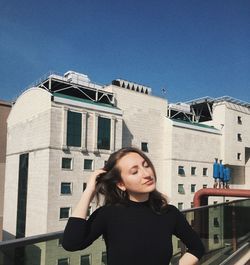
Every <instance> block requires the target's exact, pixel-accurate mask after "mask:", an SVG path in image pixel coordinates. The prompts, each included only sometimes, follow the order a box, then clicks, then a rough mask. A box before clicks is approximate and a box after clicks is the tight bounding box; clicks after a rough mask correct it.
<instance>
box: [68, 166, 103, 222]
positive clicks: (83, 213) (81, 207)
mask: <svg viewBox="0 0 250 265" xmlns="http://www.w3.org/2000/svg"><path fill="white" fill-rule="evenodd" d="M105 172H106V171H105V170H103V169H97V170H95V171H94V172H93V173H92V174H91V175H90V177H89V180H88V182H87V187H86V189H85V190H84V192H83V194H82V197H81V199H80V201H79V202H78V204H77V205H76V207H75V209H74V211H73V212H72V215H71V216H72V217H78V218H83V219H86V218H87V214H88V208H89V204H90V202H91V201H92V199H93V197H94V196H95V190H96V179H97V177H98V176H99V175H100V174H102V173H105Z"/></svg>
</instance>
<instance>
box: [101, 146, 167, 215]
mask: <svg viewBox="0 0 250 265" xmlns="http://www.w3.org/2000/svg"><path fill="white" fill-rule="evenodd" d="M131 152H133V153H137V154H139V155H140V156H141V157H142V158H144V159H145V161H146V162H147V164H148V165H149V166H150V167H151V169H152V170H153V173H154V176H155V179H156V172H155V168H154V166H153V164H152V162H151V160H150V159H149V158H148V157H147V156H146V155H145V154H144V153H143V152H142V151H141V150H139V149H138V148H135V147H124V148H121V149H119V150H118V151H116V152H114V153H112V154H111V155H110V157H109V159H108V161H107V163H106V164H105V166H104V167H103V169H104V170H105V171H107V173H102V174H100V176H99V177H97V180H96V182H97V184H96V197H97V203H98V204H99V202H100V194H102V195H103V196H104V205H109V204H128V202H129V195H128V193H127V191H122V190H121V189H119V188H118V187H117V183H119V182H120V181H121V180H122V178H121V170H120V168H119V167H118V166H117V162H118V161H119V160H120V159H121V158H122V157H124V156H125V155H127V154H129V153H131ZM167 204H168V203H167V199H166V197H165V196H164V195H163V194H161V193H160V192H159V191H157V190H156V189H155V190H154V191H152V192H150V193H149V206H150V207H151V209H152V210H153V211H154V212H156V213H158V214H161V213H162V211H163V210H164V208H165V207H166V206H167Z"/></svg>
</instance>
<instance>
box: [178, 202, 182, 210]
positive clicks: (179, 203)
mask: <svg viewBox="0 0 250 265" xmlns="http://www.w3.org/2000/svg"><path fill="white" fill-rule="evenodd" d="M178 209H179V210H183V202H178Z"/></svg>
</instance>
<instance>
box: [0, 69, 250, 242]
mask: <svg viewBox="0 0 250 265" xmlns="http://www.w3.org/2000/svg"><path fill="white" fill-rule="evenodd" d="M232 101H233V100H232V99H230V98H224V99H209V100H208V99H201V100H199V101H195V102H188V104H172V105H171V104H169V105H168V102H167V100H166V99H163V98H160V97H156V96H153V95H151V89H150V88H149V87H146V86H142V85H139V84H135V83H132V82H128V81H125V80H121V79H116V80H114V81H112V84H110V85H108V86H105V87H103V86H99V85H97V84H94V83H91V82H90V80H89V78H88V77H87V76H86V75H83V74H78V73H75V72H72V71H69V72H67V73H66V74H65V75H64V76H58V75H50V76H49V77H48V78H46V79H45V80H44V81H42V82H40V83H39V84H37V86H36V87H34V88H31V89H29V90H27V91H25V92H24V93H23V94H22V95H20V97H19V98H18V99H17V101H16V104H15V105H14V107H13V109H12V111H11V113H10V116H9V118H8V142H7V158H6V177H5V178H6V180H5V202H4V220H3V228H4V238H5V239H8V238H12V237H14V236H17V237H22V236H29V235H35V234H41V233H47V232H52V231H59V230H63V228H64V226H65V224H66V221H67V218H68V216H69V215H70V212H71V209H72V207H73V206H74V205H75V204H76V202H77V201H78V200H79V198H80V196H81V193H82V191H83V189H84V183H86V181H87V179H88V176H89V175H90V174H91V172H92V171H93V170H94V169H97V168H100V167H102V166H103V164H104V163H105V160H107V158H108V157H109V155H110V153H112V152H113V151H115V150H117V149H119V148H121V147H125V146H131V145H132V146H136V147H139V148H141V149H142V150H143V151H145V152H146V153H147V155H148V156H149V157H150V158H151V159H152V161H153V163H154V165H155V168H156V172H157V178H158V188H159V190H160V191H162V192H163V193H166V194H167V196H168V197H169V200H170V202H171V203H172V204H175V205H176V206H178V207H179V208H180V209H181V208H182V209H184V208H191V206H192V204H191V202H192V200H193V195H194V193H195V191H197V190H199V189H201V188H205V187H212V185H213V178H212V170H213V162H214V159H215V158H219V159H222V160H223V163H225V164H227V165H228V166H230V167H232V169H233V179H232V183H233V184H232V185H234V186H235V187H237V188H249V184H250V183H249V180H248V179H247V177H246V176H247V174H249V173H248V172H249V150H250V149H249V148H250V138H249V135H250V134H249V128H250V126H249V125H250V112H249V104H245V105H244V104H243V103H242V102H238V101H235V102H232ZM240 121H241V123H240ZM239 134H240V136H239ZM239 139H241V141H239ZM212 200H213V201H218V200H219V199H217V198H214V199H212ZM94 208H95V205H94V204H93V207H92V209H94Z"/></svg>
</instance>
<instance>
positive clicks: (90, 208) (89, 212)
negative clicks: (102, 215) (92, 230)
mask: <svg viewBox="0 0 250 265" xmlns="http://www.w3.org/2000/svg"><path fill="white" fill-rule="evenodd" d="M91 210H92V207H91V206H89V208H88V212H87V216H90V214H91Z"/></svg>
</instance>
